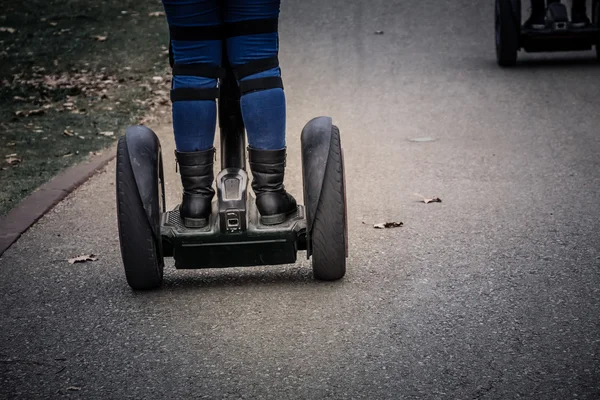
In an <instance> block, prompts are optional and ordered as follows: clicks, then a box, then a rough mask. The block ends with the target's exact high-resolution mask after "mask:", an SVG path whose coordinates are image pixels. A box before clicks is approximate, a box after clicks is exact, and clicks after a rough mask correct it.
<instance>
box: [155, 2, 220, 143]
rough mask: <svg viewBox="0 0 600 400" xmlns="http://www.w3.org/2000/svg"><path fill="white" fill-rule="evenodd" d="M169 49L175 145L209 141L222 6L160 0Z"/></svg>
mask: <svg viewBox="0 0 600 400" xmlns="http://www.w3.org/2000/svg"><path fill="white" fill-rule="evenodd" d="M163 6H164V9H165V13H166V15H167V21H168V23H169V30H170V34H171V49H172V55H173V61H174V64H173V82H172V87H171V89H172V90H171V100H172V102H173V105H172V112H173V131H174V134H175V146H176V148H177V150H178V151H181V152H191V151H202V150H207V149H210V148H211V147H212V146H213V142H214V137H215V128H216V120H217V105H216V101H215V100H216V98H217V94H218V91H217V79H218V78H219V76H220V68H219V66H220V64H221V52H222V48H221V43H222V38H221V33H220V32H221V29H220V24H221V21H220V10H219V8H218V2H217V1H215V0H195V1H187V2H181V1H178V0H163Z"/></svg>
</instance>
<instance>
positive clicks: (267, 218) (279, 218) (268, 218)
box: [260, 207, 298, 225]
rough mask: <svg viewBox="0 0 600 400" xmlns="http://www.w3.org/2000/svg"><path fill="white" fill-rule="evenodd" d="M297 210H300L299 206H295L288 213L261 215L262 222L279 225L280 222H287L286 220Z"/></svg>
mask: <svg viewBox="0 0 600 400" xmlns="http://www.w3.org/2000/svg"><path fill="white" fill-rule="evenodd" d="M297 211H298V207H296V208H294V209H293V210H292V211H289V212H287V213H282V214H275V215H261V216H260V223H261V224H263V225H279V224H281V223H283V222H285V220H286V219H288V217H289V216H290V215H292V214H294V213H295V212H297Z"/></svg>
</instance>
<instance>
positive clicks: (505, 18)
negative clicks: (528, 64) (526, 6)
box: [495, 0, 521, 67]
mask: <svg viewBox="0 0 600 400" xmlns="http://www.w3.org/2000/svg"><path fill="white" fill-rule="evenodd" d="M515 3H516V4H518V12H517V9H516V8H515V7H516V5H515ZM520 10H521V4H520V1H514V0H496V24H495V27H496V60H497V62H498V65H500V66H501V67H512V66H514V65H515V64H516V63H517V53H518V51H519V47H520V46H519V36H520V34H521V12H520ZM515 14H516V15H515Z"/></svg>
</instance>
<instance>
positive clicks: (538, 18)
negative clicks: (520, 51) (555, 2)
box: [525, 0, 551, 29]
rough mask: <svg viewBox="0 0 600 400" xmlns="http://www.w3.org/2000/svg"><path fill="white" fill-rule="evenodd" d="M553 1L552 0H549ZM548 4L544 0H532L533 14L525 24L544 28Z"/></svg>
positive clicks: (534, 27) (530, 26)
mask: <svg viewBox="0 0 600 400" xmlns="http://www.w3.org/2000/svg"><path fill="white" fill-rule="evenodd" d="M549 2H551V0H549ZM545 15H546V4H545V1H544V0H531V15H530V16H529V19H528V20H527V21H526V22H525V26H526V27H528V28H531V29H544V28H545V27H546V17H545Z"/></svg>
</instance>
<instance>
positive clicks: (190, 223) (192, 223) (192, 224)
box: [183, 218, 208, 229]
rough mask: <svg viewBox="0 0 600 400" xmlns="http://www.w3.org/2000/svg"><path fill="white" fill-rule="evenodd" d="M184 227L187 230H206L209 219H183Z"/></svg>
mask: <svg viewBox="0 0 600 400" xmlns="http://www.w3.org/2000/svg"><path fill="white" fill-rule="evenodd" d="M183 225H184V226H185V227H186V228H196V229H199V228H206V226H207V225H208V218H183Z"/></svg>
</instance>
